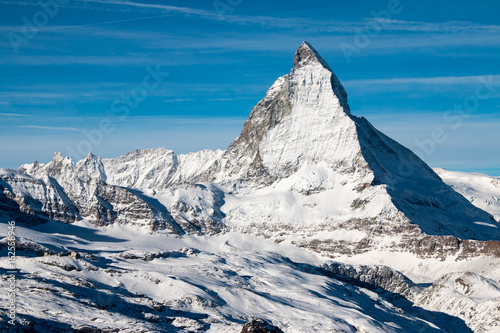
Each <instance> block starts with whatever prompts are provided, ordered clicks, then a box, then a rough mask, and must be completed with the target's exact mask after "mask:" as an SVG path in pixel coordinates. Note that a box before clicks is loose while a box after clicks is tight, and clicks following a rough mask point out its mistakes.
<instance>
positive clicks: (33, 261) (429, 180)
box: [0, 42, 500, 333]
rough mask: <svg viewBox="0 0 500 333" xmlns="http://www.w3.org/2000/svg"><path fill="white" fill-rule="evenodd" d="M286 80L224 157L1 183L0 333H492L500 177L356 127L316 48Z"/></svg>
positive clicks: (172, 158) (29, 170)
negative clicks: (12, 243) (434, 165)
mask: <svg viewBox="0 0 500 333" xmlns="http://www.w3.org/2000/svg"><path fill="white" fill-rule="evenodd" d="M293 64H294V67H293V69H292V70H291V72H290V73H289V74H287V75H284V76H282V77H280V78H278V79H277V80H276V82H275V83H274V84H273V85H272V86H271V88H269V90H268V91H267V93H266V96H265V97H264V98H263V99H262V100H261V101H260V102H258V103H257V105H256V106H255V107H254V108H253V110H252V111H251V113H250V116H249V118H248V120H247V121H246V123H245V124H244V126H243V129H242V131H241V134H240V136H239V137H238V138H236V139H235V140H234V141H233V142H232V143H231V144H230V145H229V147H228V148H227V149H226V150H225V151H220V150H217V151H210V150H204V151H200V152H197V153H189V154H186V155H177V154H175V153H174V152H173V151H171V150H168V149H164V148H157V149H146V150H136V151H134V152H131V153H128V154H126V155H124V156H120V157H118V158H115V159H110V158H102V157H98V156H94V155H92V154H89V155H88V156H87V157H86V158H85V159H83V160H81V161H78V162H75V161H72V160H71V159H69V158H67V157H63V156H62V155H61V154H59V153H56V154H55V155H54V158H53V159H52V161H50V162H49V163H47V164H39V163H37V162H34V163H32V164H25V165H22V166H21V167H20V168H19V169H18V170H11V169H0V222H1V223H0V235H3V239H2V240H1V241H0V247H1V254H2V257H1V259H0V270H1V273H2V279H1V281H0V283H1V286H0V287H1V288H2V290H7V289H8V285H9V284H10V283H11V280H10V276H11V275H10V273H8V272H9V271H11V262H10V261H9V257H8V255H7V252H8V242H9V237H7V235H8V232H9V224H8V222H9V221H15V223H16V225H15V233H16V239H17V240H16V261H15V265H16V269H17V270H16V271H17V273H16V274H15V278H16V283H17V293H16V303H15V306H16V313H17V318H16V323H17V325H15V326H13V325H10V324H8V322H9V320H10V318H9V313H10V312H9V308H8V307H7V306H6V305H7V304H9V303H8V301H7V300H5V299H4V300H3V302H2V307H3V310H4V311H2V315H1V316H2V322H1V323H0V329H1V330H2V331H9V332H10V331H13V332H198V331H207V332H383V333H388V332H500V178H495V177H489V176H486V175H482V174H470V173H462V172H452V171H447V170H443V169H435V170H432V169H431V168H430V167H429V166H427V165H426V164H425V163H424V162H423V161H422V160H421V159H420V158H418V157H417V156H416V155H415V154H413V153H412V152H411V151H410V150H408V149H407V148H405V147H403V146H401V145H400V144H399V143H397V142H396V141H394V140H392V139H390V138H389V137H387V136H386V135H384V134H383V133H381V132H380V131H378V130H377V129H376V128H374V127H373V126H372V125H371V124H370V122H369V121H368V120H366V119H365V118H358V117H356V116H354V115H353V114H351V110H350V108H349V105H348V101H347V94H346V92H345V90H344V88H343V86H342V84H341V83H340V81H339V79H338V78H337V76H336V75H335V74H334V73H333V71H332V69H331V68H330V67H329V65H328V64H327V63H326V62H325V60H323V59H322V58H321V56H320V55H319V54H318V52H317V51H316V50H315V49H314V48H313V47H312V46H311V45H310V44H308V43H307V42H304V43H303V44H302V45H301V46H300V47H299V49H298V50H297V51H296V53H295V58H294V62H293ZM2 295H3V297H4V298H5V297H7V296H6V295H5V293H4V294H2Z"/></svg>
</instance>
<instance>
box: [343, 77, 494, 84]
mask: <svg viewBox="0 0 500 333" xmlns="http://www.w3.org/2000/svg"><path fill="white" fill-rule="evenodd" d="M485 79H487V80H488V82H490V81H491V82H492V83H493V84H500V75H471V76H436V77H419V78H407V77H405V78H388V79H359V80H346V81H344V85H345V86H364V85H399V84H425V85H442V84H446V85H456V84H460V85H463V84H474V85H477V84H478V83H479V82H480V81H481V80H485Z"/></svg>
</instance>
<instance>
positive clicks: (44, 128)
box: [19, 125, 82, 132]
mask: <svg viewBox="0 0 500 333" xmlns="http://www.w3.org/2000/svg"><path fill="white" fill-rule="evenodd" d="M19 127H22V128H34V129H42V130H50V131H74V132H81V131H82V130H81V129H79V128H76V127H57V126H38V125H21V126H19Z"/></svg>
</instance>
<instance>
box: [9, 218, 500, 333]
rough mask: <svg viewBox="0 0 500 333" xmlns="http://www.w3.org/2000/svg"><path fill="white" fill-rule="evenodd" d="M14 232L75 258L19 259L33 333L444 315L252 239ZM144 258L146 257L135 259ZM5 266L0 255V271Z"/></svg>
mask: <svg viewBox="0 0 500 333" xmlns="http://www.w3.org/2000/svg"><path fill="white" fill-rule="evenodd" d="M3 222H5V221H3ZM0 233H2V234H6V233H7V224H6V223H0ZM16 233H17V235H18V236H19V237H22V238H23V239H26V240H30V241H32V242H35V243H39V244H43V245H44V246H45V247H46V248H49V249H51V250H53V251H55V252H57V251H59V250H63V249H64V250H72V251H77V252H78V253H79V254H80V255H81V257H80V258H78V259H75V258H72V257H60V256H56V255H49V256H42V257H37V256H35V257H33V256H32V255H31V254H30V253H29V252H19V253H18V257H17V259H16V266H17V268H18V269H19V273H18V274H17V278H18V282H17V288H18V292H17V311H18V315H19V317H20V318H23V319H25V320H32V321H33V322H34V323H35V324H36V325H39V324H38V323H39V322H40V320H42V319H43V320H45V324H43V325H49V326H43V325H42V324H40V325H42V326H36V327H37V329H38V330H39V331H40V332H43V331H44V330H43V327H50V322H60V323H61V324H57V325H56V326H54V327H52V329H55V327H58V328H59V329H64V327H69V325H71V326H73V327H74V328H75V327H76V328H78V327H89V326H90V327H98V328H106V327H108V328H118V329H120V331H121V332H141V331H144V332H146V331H147V332H175V331H178V332H188V331H207V332H239V331H240V330H241V327H242V324H243V323H245V322H247V321H249V320H250V319H252V318H263V319H265V320H267V321H268V322H270V323H272V324H274V325H276V326H278V327H280V328H281V329H282V330H283V331H284V332H332V331H335V332H401V331H404V332H419V331H422V332H423V331H426V332H441V331H443V329H444V328H443V327H446V323H445V322H444V321H443V320H444V319H443V318H434V320H433V322H429V321H428V320H427V319H425V318H426V317H425V315H422V313H418V314H419V315H420V317H419V316H418V315H417V314H416V313H415V314H414V313H412V310H411V308H410V307H408V306H404V305H403V306H402V308H399V307H398V306H397V305H394V304H391V303H390V302H389V301H388V300H387V299H386V298H385V297H384V296H383V293H382V294H379V293H377V292H374V291H372V290H369V289H365V288H362V287H357V286H354V285H351V284H349V283H346V282H343V281H341V280H337V279H335V278H333V277H328V276H325V275H322V274H319V273H318V272H315V271H314V267H318V266H319V265H321V264H322V263H325V262H328V261H329V260H328V259H327V258H323V257H321V256H319V255H315V254H312V253H310V252H307V251H305V250H302V249H299V248H297V247H295V246H292V245H284V244H276V243H274V242H271V241H268V240H266V239H263V238H260V237H255V236H251V235H246V234H240V233H235V232H230V233H226V234H223V235H220V236H186V237H183V238H174V237H172V236H169V235H162V234H149V233H145V232H144V230H143V229H141V228H131V227H128V226H117V225H113V226H108V227H105V228H97V227H95V226H93V225H90V224H88V223H85V222H78V223H74V224H71V225H67V224H61V223H57V222H49V223H46V224H44V225H41V226H37V227H33V228H25V227H22V226H18V227H17V228H16ZM2 251H5V249H3V250H2ZM146 255H150V256H153V257H151V258H153V259H150V260H149V261H148V260H144V259H141V258H145V257H146ZM154 255H156V257H154ZM65 265H66V266H65ZM8 266H9V263H8V258H7V257H2V258H1V259H0V267H2V268H3V269H7V268H8ZM64 267H66V268H64ZM478 278H479V279H482V278H480V277H478ZM1 284H2V288H3V287H5V286H6V284H7V281H6V280H5V279H2V280H1ZM492 286H494V288H497V284H493V285H490V284H485V286H484V288H483V287H482V286H481V285H477V286H476V290H475V292H474V297H475V298H479V299H481V300H483V299H486V298H487V299H489V300H491V299H492V298H494V297H496V294H495V295H493V294H492V293H491V292H488V288H493V287H492ZM483 289H484V290H483ZM495 290H496V289H495ZM33 318H37V319H33ZM444 318H447V317H444ZM65 325H66V326H65ZM436 325H444V326H441V328H438V326H436ZM47 331H50V329H48V330H47Z"/></svg>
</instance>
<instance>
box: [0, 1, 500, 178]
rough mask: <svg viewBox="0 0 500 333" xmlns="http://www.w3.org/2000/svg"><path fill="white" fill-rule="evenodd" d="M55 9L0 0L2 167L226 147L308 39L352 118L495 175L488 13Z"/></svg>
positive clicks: (356, 5)
mask: <svg viewBox="0 0 500 333" xmlns="http://www.w3.org/2000/svg"><path fill="white" fill-rule="evenodd" d="M51 1H52V3H53V4H54V3H55V4H57V6H53V5H52V6H49V7H46V8H45V9H44V8H42V7H41V6H40V5H39V4H38V2H39V1H38V0H36V1H31V0H20V1H4V0H0V36H1V37H0V48H1V53H0V73H1V76H0V167H8V168H17V167H18V166H19V165H20V164H22V163H30V162H32V161H33V160H38V161H39V162H48V161H49V160H50V159H51V158H52V155H53V153H54V152H55V151H60V152H61V153H62V154H63V155H69V156H70V157H72V158H73V159H76V160H78V159H80V158H83V157H84V156H85V155H86V153H88V151H92V152H93V153H94V154H96V155H101V156H106V157H116V156H118V155H121V154H124V153H127V152H128V151H132V150H134V149H136V148H152V147H167V148H170V149H173V150H174V151H176V152H178V153H186V152H189V151H197V150H201V149H204V148H210V149H217V148H220V149H225V148H226V147H227V146H228V145H229V143H230V142H231V141H232V140H233V139H234V138H235V137H236V136H238V134H239V131H240V130H241V127H242V125H243V123H244V121H245V120H246V118H247V116H248V114H249V112H250V111H251V108H252V107H253V106H254V105H255V104H256V103H257V102H258V101H259V100H260V99H261V98H262V97H263V96H264V94H265V92H266V90H267V89H268V88H269V87H270V86H271V84H272V83H273V82H274V80H275V79H276V78H278V77H279V76H281V75H284V74H286V73H288V72H289V71H290V69H291V67H292V66H293V64H292V62H293V54H294V52H295V50H296V48H297V47H298V46H299V45H300V44H301V42H302V41H303V40H307V41H309V42H310V43H311V44H312V45H313V46H314V47H315V48H316V49H317V50H318V51H319V52H320V53H321V55H322V56H323V58H325V60H326V61H327V62H329V64H330V66H331V67H332V69H333V70H334V71H335V72H336V74H337V76H338V77H339V78H340V80H341V81H342V82H343V84H344V86H345V88H346V90H347V92H348V94H349V103H350V105H351V110H352V113H353V114H355V115H358V116H365V117H366V118H368V120H370V121H371V122H372V123H373V124H374V125H375V126H376V127H378V128H379V129H380V130H382V131H383V132H385V133H386V134H388V135H389V136H391V137H392V138H394V139H396V140H397V141H399V142H400V143H402V144H404V145H405V146H407V147H408V148H410V149H412V150H413V151H415V152H416V153H417V154H418V155H419V156H420V157H421V158H423V159H424V160H425V161H426V162H427V163H429V164H430V165H431V166H433V167H434V166H440V167H444V168H448V169H452V170H464V171H478V172H485V173H488V174H491V175H495V176H500V61H499V60H500V59H499V57H500V18H499V15H498V13H500V2H498V1H475V2H470V1H451V0H433V1H430V0H423V1H409V0H406V1H404V0H400V1H397V0H389V1H387V0H386V1H352V2H350V3H347V2H346V1H335V0H330V1H307V2H305V1H300V2H299V1H290V0H289V1H281V0H278V1H260V0H254V1H250V0H216V1H212V0H209V1H168V2H167V1H155V0H148V1H145V0H126V1H123V0H105V1H101V0H93V1H78V0H50V1H49V0H42V3H48V2H51ZM47 11H48V12H49V13H50V15H49V14H47ZM31 24H33V25H34V26H35V29H33V28H31V29H30V28H29V26H30V25H31ZM23 31H24V33H23ZM151 71H153V72H154V71H160V72H161V73H162V74H161V76H160V81H161V82H160V81H158V83H159V84H157V85H155V84H150V85H149V86H148V87H149V88H150V89H148V90H145V89H144V88H143V81H144V80H145V78H146V79H148V80H150V81H151V79H152V78H151V74H150V72H151ZM165 73H168V75H167V74H165ZM148 75H149V77H148ZM151 82H152V81H151ZM155 83H156V82H155ZM153 86H154V87H153ZM144 92H145V94H144ZM132 93H135V94H136V95H135V96H138V97H137V102H135V99H134V98H135V97H134V98H132V100H131V101H130V98H131V97H130V96H132V95H131V94H132ZM127 96H129V97H128V98H129V102H128V104H127ZM120 106H121V107H122V108H121V109H120V110H122V111H123V110H126V111H127V112H126V113H127V114H126V115H125V114H124V112H125V111H123V112H121V113H120V112H116V110H117V109H119V107H120ZM103 122H104V123H103ZM103 124H104V125H103ZM102 126H105V127H102ZM104 129H105V130H104Z"/></svg>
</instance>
